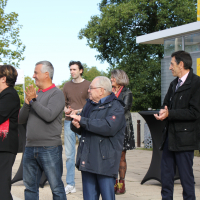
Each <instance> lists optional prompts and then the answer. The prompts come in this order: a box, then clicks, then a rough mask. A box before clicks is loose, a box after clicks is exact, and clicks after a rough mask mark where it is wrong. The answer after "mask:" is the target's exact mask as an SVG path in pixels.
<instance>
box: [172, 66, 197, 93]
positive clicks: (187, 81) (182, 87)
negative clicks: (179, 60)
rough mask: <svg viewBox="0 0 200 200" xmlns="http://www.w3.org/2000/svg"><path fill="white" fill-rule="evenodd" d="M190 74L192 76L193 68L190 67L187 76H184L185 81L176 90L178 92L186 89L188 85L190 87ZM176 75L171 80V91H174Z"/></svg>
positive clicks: (176, 80)
mask: <svg viewBox="0 0 200 200" xmlns="http://www.w3.org/2000/svg"><path fill="white" fill-rule="evenodd" d="M192 76H193V69H192V68H191V69H190V72H189V74H188V77H187V78H186V80H185V82H184V83H183V85H182V86H181V87H179V88H178V90H177V91H176V92H180V91H183V90H185V89H187V88H188V87H190V84H191V82H192ZM178 79H179V78H178V77H177V78H176V79H174V81H173V91H175V88H176V85H177V83H178Z"/></svg>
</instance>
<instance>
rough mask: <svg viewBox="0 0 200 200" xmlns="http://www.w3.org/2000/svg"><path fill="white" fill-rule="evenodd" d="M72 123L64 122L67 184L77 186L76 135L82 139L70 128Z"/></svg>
mask: <svg viewBox="0 0 200 200" xmlns="http://www.w3.org/2000/svg"><path fill="white" fill-rule="evenodd" d="M70 124H71V121H67V120H65V122H64V143H65V155H66V158H67V159H66V168H67V176H66V183H67V184H68V185H72V186H75V181H74V176H75V154H76V135H77V137H78V139H80V135H78V134H76V133H74V132H73V131H72V130H71V128H70Z"/></svg>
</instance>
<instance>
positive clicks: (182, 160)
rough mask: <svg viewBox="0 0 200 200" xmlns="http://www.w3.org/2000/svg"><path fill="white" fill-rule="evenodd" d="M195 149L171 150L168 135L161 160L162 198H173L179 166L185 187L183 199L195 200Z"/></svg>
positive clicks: (163, 199)
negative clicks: (175, 177)
mask: <svg viewBox="0 0 200 200" xmlns="http://www.w3.org/2000/svg"><path fill="white" fill-rule="evenodd" d="M193 158H194V151H169V150H168V137H167V139H166V141H165V144H164V147H163V154H162V160H161V183H162V191H161V195H162V200H172V199H173V190H174V175H175V172H176V166H177V167H178V171H179V175H180V180H181V185H182V187H183V199H184V200H195V199H196V198H195V188H194V174H193V168H192V166H193Z"/></svg>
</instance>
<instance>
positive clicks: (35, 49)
mask: <svg viewBox="0 0 200 200" xmlns="http://www.w3.org/2000/svg"><path fill="white" fill-rule="evenodd" d="M100 1H101V0H73V1H71V0H56V1H55V0H8V4H7V6H6V9H5V13H10V12H16V13H18V14H19V17H18V20H19V24H21V25H23V28H22V29H21V30H20V38H21V40H22V42H23V44H25V46H26V50H25V52H24V56H25V60H24V61H21V62H20V69H23V70H24V75H25V76H30V77H32V75H33V71H34V67H35V63H36V62H38V61H42V60H48V61H50V62H51V63H52V64H53V66H54V70H55V72H54V79H53V82H54V83H55V84H56V85H59V84H61V83H62V81H64V80H67V79H69V77H70V73H69V68H68V64H69V62H70V61H71V60H76V61H77V60H79V61H81V62H82V63H86V64H87V65H88V67H92V66H96V67H97V68H98V69H99V70H104V71H106V69H107V68H108V66H109V64H108V63H107V62H104V63H103V64H101V63H100V61H97V60H96V58H95V55H97V54H98V52H97V51H96V50H95V49H90V47H89V46H86V39H83V40H79V39H78V37H77V36H78V32H79V31H80V29H81V28H84V27H85V26H86V24H87V23H88V21H89V20H90V17H91V16H93V15H98V14H99V13H100V12H99V9H98V5H97V4H98V3H100Z"/></svg>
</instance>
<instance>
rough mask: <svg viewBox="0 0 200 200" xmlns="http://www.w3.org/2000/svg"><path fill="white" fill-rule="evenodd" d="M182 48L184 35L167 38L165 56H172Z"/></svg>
mask: <svg viewBox="0 0 200 200" xmlns="http://www.w3.org/2000/svg"><path fill="white" fill-rule="evenodd" d="M179 50H182V37H179V38H174V39H170V40H165V43H164V54H165V56H171V54H172V53H173V52H175V51H179Z"/></svg>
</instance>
